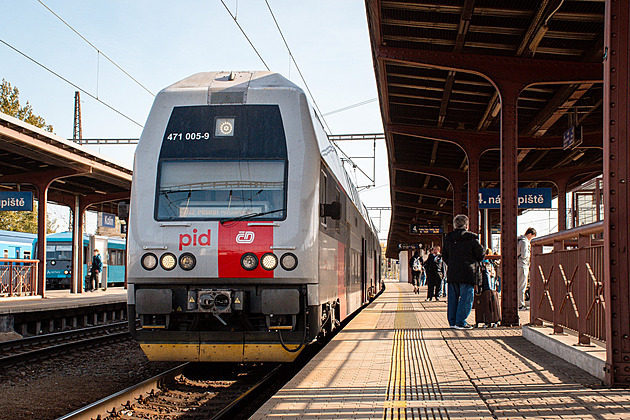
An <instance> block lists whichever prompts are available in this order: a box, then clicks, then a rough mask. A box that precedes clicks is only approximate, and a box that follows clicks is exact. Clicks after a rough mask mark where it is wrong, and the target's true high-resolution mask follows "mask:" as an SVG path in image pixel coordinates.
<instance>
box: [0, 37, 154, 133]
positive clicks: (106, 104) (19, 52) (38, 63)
mask: <svg viewBox="0 0 630 420" xmlns="http://www.w3.org/2000/svg"><path fill="white" fill-rule="evenodd" d="M0 42H1V43H3V44H4V45H6V46H7V47H9V48H11V49H12V50H13V51H15V52H17V53H18V54H20V55H22V56H24V57H26V58H28V59H29V60H31V61H32V62H33V63H35V64H37V65H38V66H40V67H41V68H43V69H44V70H46V71H48V72H50V73H52V74H54V75H55V76H57V77H58V78H60V79H61V80H63V81H64V82H66V83H68V84H69V85H71V86H73V87H74V88H75V89H78V90H80V91H81V92H83V93H85V94H86V95H88V96H89V97H90V98H92V99H94V100H95V101H98V102H100V103H102V104H103V105H105V106H106V107H108V108H109V109H111V110H112V111H114V112H115V113H117V114H119V115H120V116H122V117H124V118H126V119H128V120H129V121H131V122H132V123H134V124H136V125H137V126H139V127H140V128H143V127H144V126H143V125H142V124H140V123H139V122H137V121H135V120H134V119H133V118H131V117H129V116H127V115H125V114H123V113H122V112H121V111H119V110H117V109H116V108H114V107H113V106H111V105H110V104H108V103H107V102H104V101H102V100H100V99H98V98H97V97H96V96H94V95H92V94H91V93H90V92H88V91H86V90H85V89H83V88H81V87H79V86H78V85H76V84H74V83H72V82H71V81H70V80H68V79H66V78H65V77H63V76H61V75H60V74H59V73H56V72H54V71H53V70H51V69H49V68H48V67H46V66H45V65H43V64H42V63H40V62H39V61H37V60H35V59H34V58H31V57H30V56H28V55H26V54H25V53H23V52H22V51H20V50H18V49H17V48H15V47H14V46H13V45H11V44H9V43H7V42H6V41H4V40H3V39H0Z"/></svg>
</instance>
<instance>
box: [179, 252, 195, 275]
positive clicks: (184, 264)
mask: <svg viewBox="0 0 630 420" xmlns="http://www.w3.org/2000/svg"><path fill="white" fill-rule="evenodd" d="M196 264H197V259H196V258H195V256H194V255H193V254H191V253H190V252H185V253H183V254H182V255H180V257H179V266H180V267H181V268H182V269H183V270H186V271H189V270H192V269H193V268H195V265H196Z"/></svg>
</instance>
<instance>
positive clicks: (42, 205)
mask: <svg viewBox="0 0 630 420" xmlns="http://www.w3.org/2000/svg"><path fill="white" fill-rule="evenodd" d="M51 182H52V180H47V181H42V182H38V183H36V184H35V186H36V187H37V259H38V260H39V270H37V294H39V295H41V297H46V296H45V295H46V225H47V223H46V211H47V207H48V206H47V204H48V186H49V185H50V183H51Z"/></svg>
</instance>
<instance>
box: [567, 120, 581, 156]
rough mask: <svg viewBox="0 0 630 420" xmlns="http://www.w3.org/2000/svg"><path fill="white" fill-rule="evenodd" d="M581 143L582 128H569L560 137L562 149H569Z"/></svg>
mask: <svg viewBox="0 0 630 420" xmlns="http://www.w3.org/2000/svg"><path fill="white" fill-rule="evenodd" d="M580 143H582V127H575V126H571V127H569V128H568V129H567V131H565V132H564V134H563V135H562V148H563V149H564V150H567V149H570V148H572V147H575V146H577V145H579V144H580Z"/></svg>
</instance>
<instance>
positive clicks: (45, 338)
mask: <svg viewBox="0 0 630 420" xmlns="http://www.w3.org/2000/svg"><path fill="white" fill-rule="evenodd" d="M128 325H129V323H128V322H127V321H119V322H112V323H109V324H103V325H96V326H93V327H87V328H78V329H72V330H68V331H60V332H55V333H50V334H41V335H34V336H31V337H24V338H18V339H15V340H9V341H3V342H0V352H5V351H11V350H13V349H19V348H21V347H26V346H37V345H42V344H46V343H50V342H54V341H62V340H69V339H72V338H75V337H80V336H85V335H95V334H99V333H101V332H103V331H107V330H111V329H118V328H123V327H127V326H128Z"/></svg>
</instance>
